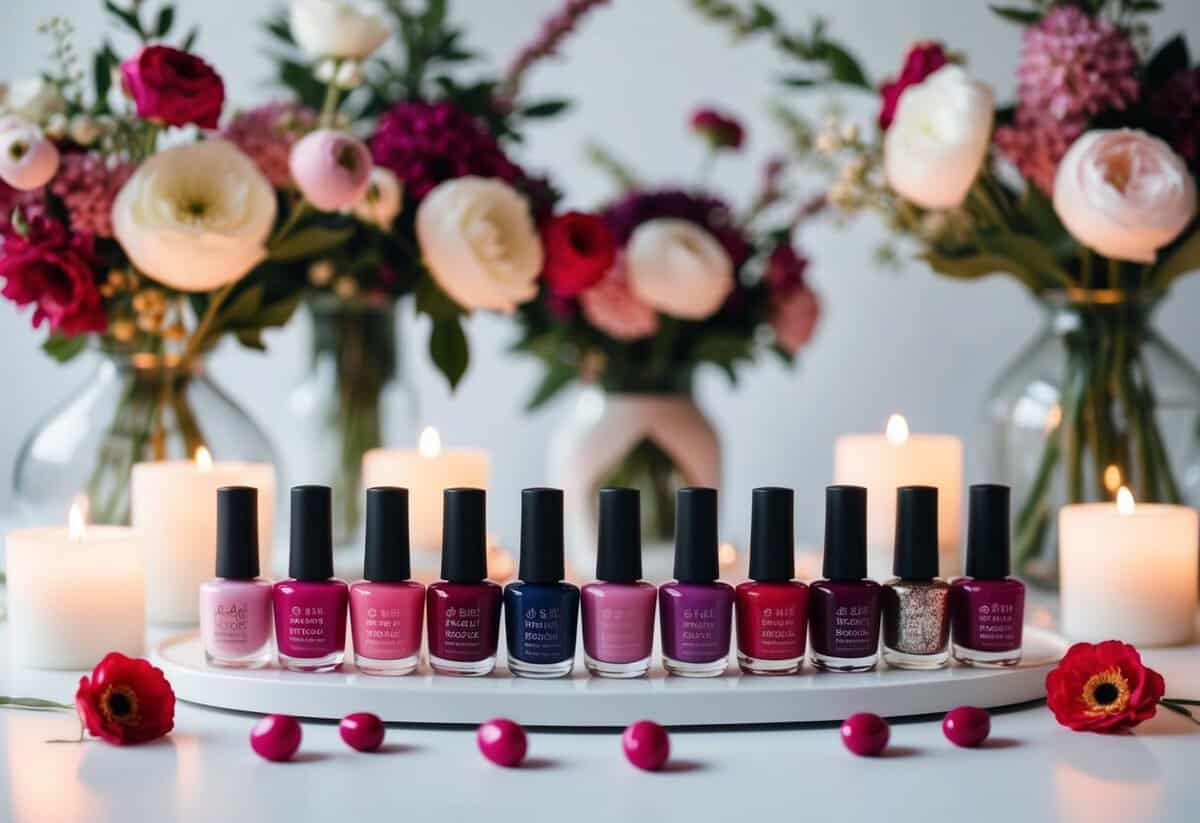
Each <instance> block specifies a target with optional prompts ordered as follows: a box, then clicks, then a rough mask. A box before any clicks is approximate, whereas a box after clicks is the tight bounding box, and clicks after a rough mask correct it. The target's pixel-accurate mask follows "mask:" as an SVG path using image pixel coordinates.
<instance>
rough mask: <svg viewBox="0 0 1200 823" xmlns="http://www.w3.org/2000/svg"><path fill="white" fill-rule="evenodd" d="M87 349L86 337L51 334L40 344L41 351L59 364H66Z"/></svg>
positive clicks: (84, 335) (83, 335) (82, 335)
mask: <svg viewBox="0 0 1200 823" xmlns="http://www.w3.org/2000/svg"><path fill="white" fill-rule="evenodd" d="M85 348H87V335H86V334H76V335H66V334H52V335H50V336H49V337H47V338H46V342H45V343H42V351H44V352H45V353H46V354H48V355H50V356H51V357H53V358H54V359H55V360H56V361H57V362H59V363H66V362H67V361H68V360H70V359H71V358H72V357H75V356H76V355H77V354H79V353H80V352H81V351H83V350H84V349H85Z"/></svg>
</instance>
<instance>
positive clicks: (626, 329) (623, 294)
mask: <svg viewBox="0 0 1200 823" xmlns="http://www.w3.org/2000/svg"><path fill="white" fill-rule="evenodd" d="M579 305H580V306H581V307H582V308H583V316H584V317H586V318H587V321H588V322H589V323H591V324H592V325H593V326H595V327H596V328H597V329H599V330H600V331H602V332H604V333H605V334H607V335H608V336H609V337H611V338H613V339H614V340H621V341H624V342H631V341H634V340H641V339H643V338H646V337H653V336H654V335H655V334H657V333H658V313H657V312H655V311H654V309H653V308H651V307H650V306H649V305H647V304H646V303H643V302H642V301H641V300H639V299H638V297H637V295H635V294H634V293H633V290H632V289H631V288H630V287H629V278H628V277H627V276H626V274H625V265H624V262H623V261H621V260H620V259H618V260H617V263H616V264H615V265H614V266H613V267H612V268H611V269H610V270H609V272H608V274H606V275H605V276H604V278H603V279H602V280H601V281H600V282H599V283H597V284H596V285H594V286H592V287H591V288H590V289H588V290H587V291H585V292H584V293H583V294H581V295H579Z"/></svg>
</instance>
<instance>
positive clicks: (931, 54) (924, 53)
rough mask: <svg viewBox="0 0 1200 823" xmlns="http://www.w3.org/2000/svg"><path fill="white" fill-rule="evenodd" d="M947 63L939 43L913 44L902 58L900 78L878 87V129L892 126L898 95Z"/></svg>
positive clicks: (898, 100) (944, 52)
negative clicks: (879, 98)
mask: <svg viewBox="0 0 1200 823" xmlns="http://www.w3.org/2000/svg"><path fill="white" fill-rule="evenodd" d="M947 62H949V61H948V60H947V58H946V51H945V49H943V48H942V44H941V43H932V42H925V43H916V44H914V45H913V47H912V48H910V49H909V50H908V54H907V55H905V57H904V67H903V68H902V69H900V76H899V77H894V78H892V79H891V80H887V81H885V82H884V84H883V85H882V86H880V87H879V96H880V97H881V98H882V99H883V104H882V105H881V106H880V108H879V128H881V129H886V128H887V127H888V126H890V125H892V118H893V117H895V116H896V104H897V103H899V102H900V95H901V93H903V91H904V90H905V89H906V88H908V87H909V86H912V85H916V84H917V83H920V82H921V81H922V80H924V79H925V78H926V77H928V76H929V75H931V74H933V73H934V72H935V71H937V70H938V69H940V68H941V67H942V66H944V65H946V63H947Z"/></svg>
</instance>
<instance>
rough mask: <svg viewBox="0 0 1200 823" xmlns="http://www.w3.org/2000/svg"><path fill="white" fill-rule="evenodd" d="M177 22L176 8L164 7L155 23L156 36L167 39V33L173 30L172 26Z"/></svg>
mask: <svg viewBox="0 0 1200 823" xmlns="http://www.w3.org/2000/svg"><path fill="white" fill-rule="evenodd" d="M174 22H175V7H174V6H163V7H162V8H161V9H159V12H158V19H157V20H155V22H154V36H155V37H166V36H167V32H169V31H170V30H171V26H172V24H173V23H174Z"/></svg>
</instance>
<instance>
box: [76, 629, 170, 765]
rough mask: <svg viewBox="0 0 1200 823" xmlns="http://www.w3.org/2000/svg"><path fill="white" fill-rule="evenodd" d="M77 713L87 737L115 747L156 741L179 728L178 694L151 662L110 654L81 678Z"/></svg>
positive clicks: (77, 694) (77, 693) (116, 653)
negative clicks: (176, 700) (176, 717)
mask: <svg viewBox="0 0 1200 823" xmlns="http://www.w3.org/2000/svg"><path fill="white" fill-rule="evenodd" d="M75 709H76V711H78V712H79V721H80V722H81V723H83V725H84V726H85V727H86V728H87V730H88V733H89V734H91V735H92V736H94V737H99V738H101V739H103V740H105V741H107V742H109V743H113V744H115V745H117V746H123V745H125V744H128V743H145V742H147V741H150V740H157V739H158V738H160V737H162V736H163V735H164V734H166V733H167V732H169V731H171V729H172V728H174V726H175V692H173V691H171V684H170V683H168V682H167V679H166V678H165V677H163V673H162V671H161V670H159V669H156V668H155V667H154V666H151V665H150V663H149V662H147V661H145V660H140V659H134V658H130V657H126V656H125V655H123V654H121V653H119V652H109V653H108V654H107V655H105V657H104V659H103V660H101V661H100V662H99V663H97V664H96V668H95V669H93V670H92V677H91V679H90V680H89V679H88V678H87V677H81V678H79V690H78V691H77V692H75Z"/></svg>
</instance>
